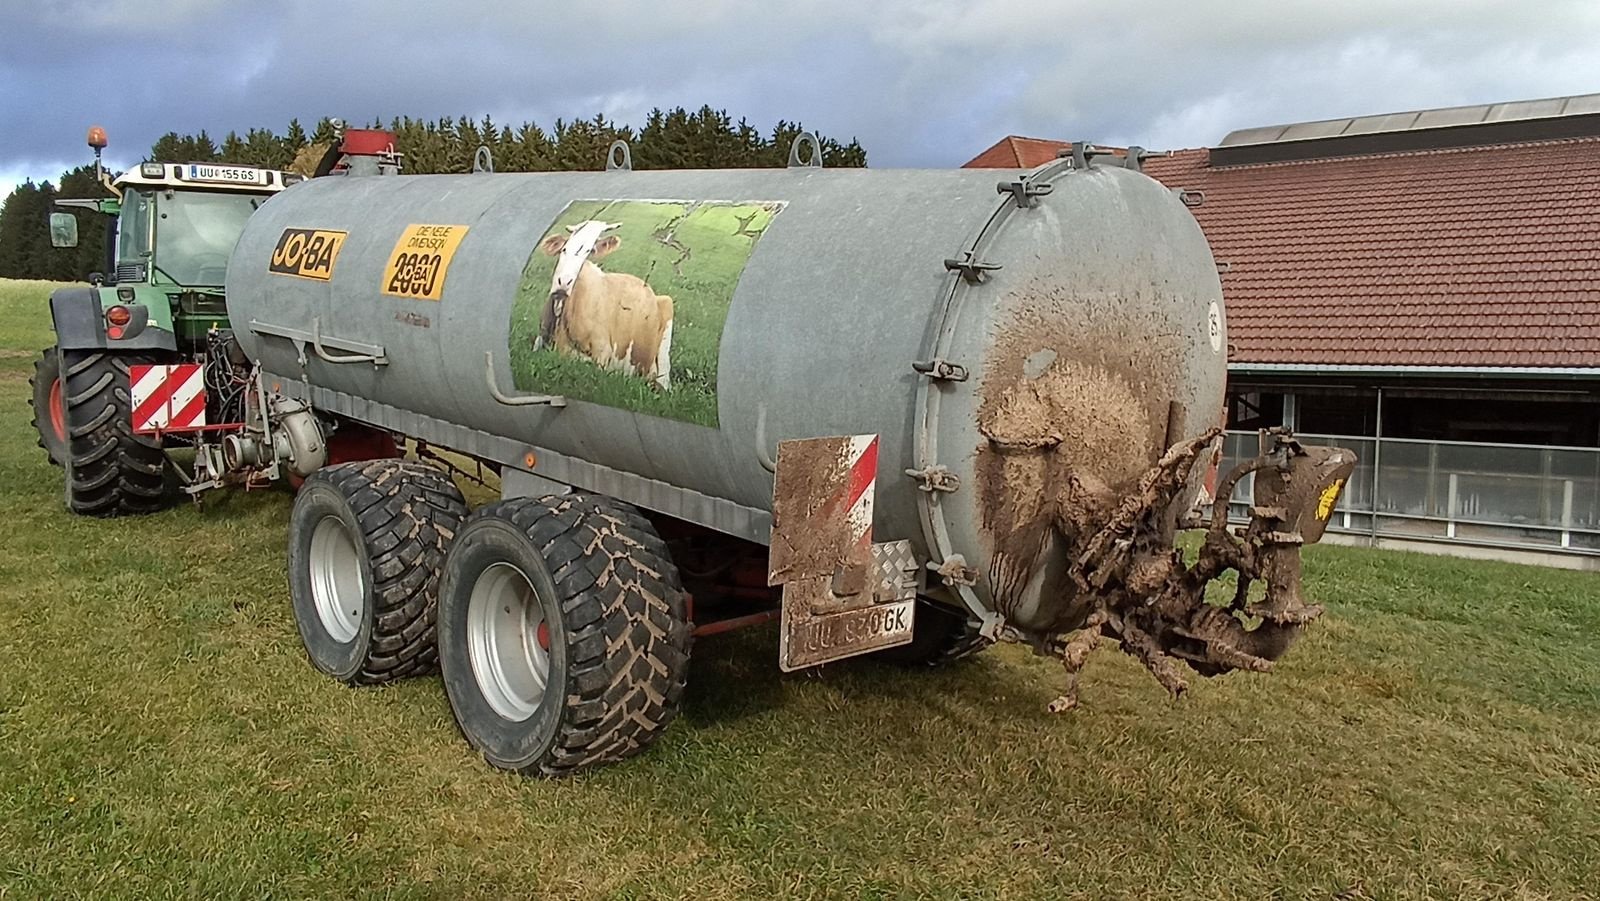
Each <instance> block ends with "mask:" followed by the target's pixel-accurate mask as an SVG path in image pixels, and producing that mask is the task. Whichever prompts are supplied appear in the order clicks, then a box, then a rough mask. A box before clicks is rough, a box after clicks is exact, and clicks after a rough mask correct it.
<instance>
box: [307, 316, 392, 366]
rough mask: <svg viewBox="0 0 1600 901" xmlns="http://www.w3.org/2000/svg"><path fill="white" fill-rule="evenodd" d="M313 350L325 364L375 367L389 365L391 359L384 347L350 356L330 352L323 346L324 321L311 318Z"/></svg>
mask: <svg viewBox="0 0 1600 901" xmlns="http://www.w3.org/2000/svg"><path fill="white" fill-rule="evenodd" d="M311 349H312V350H314V351H316V352H317V357H318V359H320V360H322V361H323V362H324V363H371V364H372V365H374V366H387V365H389V358H388V357H387V356H386V355H385V354H384V352H383V347H382V346H380V345H373V346H372V350H371V352H366V353H356V354H351V355H349V356H338V355H335V354H331V353H329V352H328V349H327V348H326V347H323V346H322V320H321V318H319V317H316V316H313V317H311Z"/></svg>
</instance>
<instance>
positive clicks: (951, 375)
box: [911, 357, 967, 382]
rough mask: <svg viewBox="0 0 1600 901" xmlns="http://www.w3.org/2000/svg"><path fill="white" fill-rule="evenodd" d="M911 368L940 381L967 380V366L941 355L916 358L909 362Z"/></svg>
mask: <svg viewBox="0 0 1600 901" xmlns="http://www.w3.org/2000/svg"><path fill="white" fill-rule="evenodd" d="M911 368H912V369H914V370H916V371H917V372H920V373H922V374H923V375H925V376H927V377H928V378H930V379H936V380H938V381H942V382H964V381H966V380H967V367H965V366H962V365H961V364H960V363H952V362H950V361H949V360H946V359H944V358H943V357H934V358H933V359H931V360H918V361H916V362H915V363H912V364H911Z"/></svg>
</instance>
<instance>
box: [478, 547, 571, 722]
mask: <svg viewBox="0 0 1600 901" xmlns="http://www.w3.org/2000/svg"><path fill="white" fill-rule="evenodd" d="M467 656H468V657H469V658H470V659H471V661H472V675H473V677H474V678H475V679H476V680H477V682H478V690H479V691H480V692H482V693H483V697H484V700H486V701H488V702H489V706H490V707H492V708H494V712H495V713H498V714H500V716H502V717H504V718H505V719H508V720H512V721H514V722H521V721H522V720H525V719H527V718H528V717H531V716H533V714H534V713H535V712H536V711H537V710H538V709H539V704H540V703H541V702H542V701H543V700H544V694H545V685H546V684H547V683H548V682H549V679H550V629H549V626H548V625H547V624H546V623H545V621H544V607H543V606H542V605H540V603H539V599H538V597H537V596H536V595H535V593H534V589H533V583H532V582H530V581H528V576H527V574H526V573H524V572H523V571H522V570H520V569H518V568H517V567H515V566H513V565H511V564H509V563H496V564H493V565H492V566H490V567H488V568H487V569H485V570H484V571H483V572H481V573H479V574H478V578H477V581H475V582H473V584H472V594H471V595H470V597H469V598H468V600H467Z"/></svg>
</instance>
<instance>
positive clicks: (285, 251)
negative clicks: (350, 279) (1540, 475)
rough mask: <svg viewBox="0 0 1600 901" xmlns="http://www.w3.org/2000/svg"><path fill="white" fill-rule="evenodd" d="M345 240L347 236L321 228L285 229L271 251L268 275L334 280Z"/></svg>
mask: <svg viewBox="0 0 1600 901" xmlns="http://www.w3.org/2000/svg"><path fill="white" fill-rule="evenodd" d="M347 237H349V234H348V233H347V232H339V231H329V230H327V229H321V228H286V229H284V230H283V234H282V235H279V236H278V246H276V247H274V248H272V262H271V263H268V264H267V271H268V272H276V273H278V274H279V275H293V276H295V277H297V278H313V279H316V280H317V281H319V282H325V281H327V280H328V279H330V278H333V264H334V262H335V261H337V260H338V259H339V250H340V248H342V247H344V239H345V238H347Z"/></svg>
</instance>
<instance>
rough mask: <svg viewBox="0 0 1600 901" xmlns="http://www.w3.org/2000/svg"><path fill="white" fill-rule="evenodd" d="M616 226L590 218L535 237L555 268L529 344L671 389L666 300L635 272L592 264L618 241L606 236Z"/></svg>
mask: <svg viewBox="0 0 1600 901" xmlns="http://www.w3.org/2000/svg"><path fill="white" fill-rule="evenodd" d="M619 226H620V223H608V222H602V221H599V220H595V219H590V220H587V221H584V222H579V223H578V224H576V225H570V226H568V227H567V231H568V234H565V235H561V234H556V235H551V236H549V237H548V238H545V239H544V241H542V242H540V244H539V249H540V250H541V251H542V252H544V253H545V254H548V255H549V256H553V257H555V258H556V268H555V275H554V276H553V277H552V278H551V280H550V297H549V300H548V301H546V303H545V306H544V313H543V315H542V316H541V317H540V320H539V334H538V337H536V338H535V339H534V341H533V346H534V348H535V349H540V348H545V347H553V348H555V349H556V350H558V351H561V352H563V353H567V354H571V355H573V356H581V357H587V358H588V359H590V360H593V361H594V362H595V363H597V364H599V365H600V366H604V367H606V368H608V369H620V370H623V371H625V372H630V373H632V374H634V375H637V376H641V377H643V378H646V379H649V380H650V381H651V383H652V384H654V385H655V386H656V387H657V388H659V389H661V390H663V391H665V390H667V389H668V388H669V387H671V373H672V364H671V355H672V298H670V297H667V296H665V295H662V294H657V293H655V291H653V290H651V288H650V286H649V285H648V284H646V283H645V281H644V279H642V278H639V277H638V276H636V275H629V274H628V273H626V272H606V271H604V270H602V269H601V268H600V267H599V266H597V265H596V264H595V261H596V260H599V259H601V258H603V257H605V256H606V255H607V254H610V253H612V252H613V251H615V250H616V249H617V248H618V247H619V246H621V244H622V238H621V237H619V236H617V235H611V234H606V232H609V231H612V230H613V229H616V228H618V227H619Z"/></svg>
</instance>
